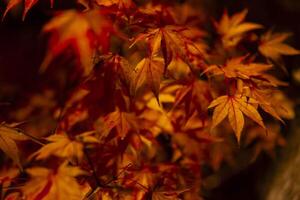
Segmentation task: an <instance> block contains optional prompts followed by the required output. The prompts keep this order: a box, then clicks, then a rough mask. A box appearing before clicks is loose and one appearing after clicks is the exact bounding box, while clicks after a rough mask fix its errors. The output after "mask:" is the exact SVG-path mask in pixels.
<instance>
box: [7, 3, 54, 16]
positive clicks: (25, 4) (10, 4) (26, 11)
mask: <svg viewBox="0 0 300 200" xmlns="http://www.w3.org/2000/svg"><path fill="white" fill-rule="evenodd" d="M38 1H39V0H9V1H8V4H7V6H6V9H5V11H4V14H3V16H2V19H4V18H5V16H6V15H7V13H8V12H9V11H10V10H11V9H12V8H14V7H15V6H16V5H18V4H20V3H21V2H24V10H23V14H22V19H23V21H24V20H25V17H26V15H27V13H28V11H29V10H30V9H31V8H32V7H33V6H34V5H35V4H36V3H37V2H38ZM50 3H51V7H53V0H50Z"/></svg>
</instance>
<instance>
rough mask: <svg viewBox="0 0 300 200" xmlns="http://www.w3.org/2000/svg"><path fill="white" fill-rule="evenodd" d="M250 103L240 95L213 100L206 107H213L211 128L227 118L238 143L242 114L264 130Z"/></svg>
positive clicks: (260, 119) (242, 123) (242, 121)
mask: <svg viewBox="0 0 300 200" xmlns="http://www.w3.org/2000/svg"><path fill="white" fill-rule="evenodd" d="M251 101H253V100H251V99H249V100H247V98H246V97H245V96H242V95H240V94H237V95H235V96H227V95H225V96H221V97H218V98H217V99H215V100H213V101H212V102H211V104H210V105H209V106H208V108H213V107H215V109H214V112H213V117H212V125H211V128H214V127H216V126H217V125H218V124H219V123H220V122H222V121H223V120H224V118H225V117H226V116H228V120H229V123H230V125H231V127H232V128H233V130H234V132H235V135H236V137H237V140H238V142H239V141H240V138H241V132H242V130H243V127H244V116H243V114H244V115H246V116H247V117H249V118H250V119H252V120H253V121H255V122H256V123H257V124H259V125H260V126H261V127H263V128H265V126H264V123H263V120H262V118H261V116H260V114H259V113H258V111H257V110H256V108H255V107H254V106H253V105H251ZM254 101H255V100H254Z"/></svg>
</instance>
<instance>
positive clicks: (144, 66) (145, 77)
mask: <svg viewBox="0 0 300 200" xmlns="http://www.w3.org/2000/svg"><path fill="white" fill-rule="evenodd" d="M135 72H136V73H133V80H132V83H131V91H132V93H133V94H136V92H137V91H138V90H139V89H140V88H141V87H142V86H144V85H147V86H148V87H150V89H151V91H152V92H153V93H154V95H155V96H156V98H157V99H158V94H159V88H160V82H161V79H162V75H163V72H164V62H163V59H162V58H160V57H149V58H144V59H143V60H141V61H140V62H139V63H138V64H137V66H136V67H135Z"/></svg>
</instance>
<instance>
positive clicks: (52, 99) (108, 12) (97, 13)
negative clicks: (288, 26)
mask: <svg viewBox="0 0 300 200" xmlns="http://www.w3.org/2000/svg"><path fill="white" fill-rule="evenodd" d="M166 2H168V3H166ZM171 2H173V1H164V2H159V1H147V3H142V2H139V1H134V2H133V1H131V0H78V7H77V8H76V9H75V8H74V9H72V10H64V11H59V12H54V16H53V18H52V19H51V20H50V21H49V22H48V23H47V24H46V25H45V26H44V28H43V30H42V32H43V33H44V37H45V38H47V41H48V45H47V51H46V55H45V58H44V60H43V62H42V63H41V67H40V72H41V73H40V76H41V77H47V78H45V81H44V82H43V83H40V84H41V86H40V87H39V89H37V91H35V92H31V93H30V95H28V98H27V99H25V100H23V102H24V101H26V104H24V103H22V104H20V105H19V106H16V108H15V109H14V110H12V111H11V113H10V114H9V116H8V119H9V120H8V121H7V122H2V124H1V125H0V148H1V150H2V151H3V152H4V154H5V155H6V158H5V162H4V163H3V164H2V169H1V172H0V177H1V178H0V185H1V197H0V198H1V199H6V200H12V199H21V198H22V199H28V200H41V199H43V200H66V199H70V200H77V199H78V200H83V199H86V200H93V199H99V200H100V199H101V200H110V199H112V200H117V199H120V200H123V199H124V200H131V199H132V200H143V199H144V200H173V199H186V200H197V199H199V200H200V199H202V198H203V190H205V189H206V186H207V185H209V183H208V181H206V180H207V179H206V177H207V176H208V172H207V170H204V168H208V169H210V171H211V172H210V174H213V173H214V172H217V171H218V170H219V169H220V168H221V167H222V166H223V165H230V166H234V165H236V164H237V162H238V159H236V157H237V156H236V155H237V154H238V152H239V151H240V150H241V149H243V148H247V147H248V148H250V149H251V156H249V163H250V162H253V161H254V160H255V159H256V158H257V156H258V155H259V154H260V153H261V152H266V153H268V154H269V155H270V156H272V157H274V156H275V152H274V149H275V147H276V146H283V145H285V140H284V139H283V137H282V136H281V134H280V125H284V123H285V122H284V120H285V119H291V118H293V116H294V112H293V103H292V101H290V100H289V99H288V98H287V97H286V96H285V94H284V93H283V92H282V91H281V90H280V88H283V87H285V86H286V85H287V83H286V82H283V81H281V80H280V79H279V78H277V77H276V72H280V73H286V72H287V70H286V68H285V67H284V65H283V59H282V56H285V55H297V54H299V53H300V51H298V50H296V49H294V48H293V47H291V46H289V45H287V44H286V43H285V40H286V39H288V37H289V36H290V34H289V33H275V32H273V31H271V30H266V29H265V28H264V26H263V25H261V24H257V23H251V22H248V21H247V19H246V16H247V10H243V11H241V12H238V13H227V11H224V13H223V15H222V17H221V18H220V19H214V20H211V19H210V16H207V14H203V12H199V10H196V9H193V5H192V4H189V3H183V4H177V3H176V2H175V1H174V3H171ZM21 3H22V1H21V0H9V1H8V4H7V9H6V11H5V13H4V16H5V15H7V14H9V12H10V11H11V9H13V8H14V7H15V6H17V5H19V4H21ZM36 3H38V1H37V0H24V14H23V18H25V16H26V14H27V13H28V11H29V10H30V9H31V8H32V6H34V5H35V4H36ZM51 4H52V5H53V2H51ZM54 7H55V6H54ZM49 10H50V7H49ZM29 12H30V11H29ZM4 20H5V18H4ZM208 24H210V26H208ZM249 146H250V147H249Z"/></svg>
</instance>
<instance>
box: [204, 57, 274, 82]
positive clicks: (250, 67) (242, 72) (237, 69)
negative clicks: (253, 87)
mask: <svg viewBox="0 0 300 200" xmlns="http://www.w3.org/2000/svg"><path fill="white" fill-rule="evenodd" d="M244 60H245V57H237V58H231V59H229V60H227V61H226V64H225V65H224V66H217V65H212V66H209V67H208V68H207V69H206V70H205V71H204V72H203V73H207V72H212V74H213V75H221V74H222V75H224V76H225V77H226V78H240V79H251V78H260V79H261V78H262V77H263V75H264V74H263V73H264V72H265V71H268V70H270V69H271V68H272V65H269V64H264V63H253V62H252V63H248V64H244V63H243V61H244Z"/></svg>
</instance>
